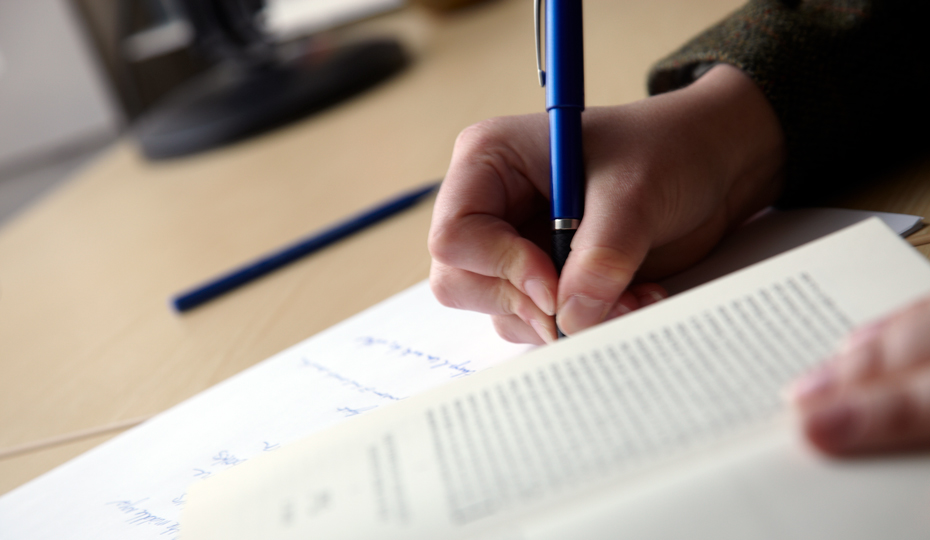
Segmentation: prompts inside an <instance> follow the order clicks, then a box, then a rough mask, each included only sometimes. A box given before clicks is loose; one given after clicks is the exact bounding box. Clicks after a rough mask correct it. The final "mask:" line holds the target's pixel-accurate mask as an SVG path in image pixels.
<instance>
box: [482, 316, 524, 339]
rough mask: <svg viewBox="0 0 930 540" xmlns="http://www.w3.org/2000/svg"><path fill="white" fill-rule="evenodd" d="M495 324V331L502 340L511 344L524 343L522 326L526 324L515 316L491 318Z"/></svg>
mask: <svg viewBox="0 0 930 540" xmlns="http://www.w3.org/2000/svg"><path fill="white" fill-rule="evenodd" d="M491 321H492V322H493V323H494V330H495V331H496V332H497V335H499V336H500V337H501V338H503V339H504V340H505V341H509V342H511V343H524V342H525V341H526V339H525V338H524V336H523V334H524V332H522V331H521V330H522V328H521V325H525V323H524V322H523V321H521V320H519V319H518V318H517V317H515V316H513V315H495V316H492V317H491Z"/></svg>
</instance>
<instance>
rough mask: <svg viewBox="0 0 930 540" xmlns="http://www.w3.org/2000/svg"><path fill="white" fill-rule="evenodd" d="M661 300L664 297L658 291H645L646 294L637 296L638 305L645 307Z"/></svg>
mask: <svg viewBox="0 0 930 540" xmlns="http://www.w3.org/2000/svg"><path fill="white" fill-rule="evenodd" d="M662 300H665V297H664V296H662V293H660V292H659V291H647V292H646V294H644V295H642V296H640V297H639V305H640V306H642V307H646V306H649V305H652V304H655V303H656V302H661V301H662Z"/></svg>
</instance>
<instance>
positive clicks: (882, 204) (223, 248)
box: [0, 0, 930, 493]
mask: <svg viewBox="0 0 930 540" xmlns="http://www.w3.org/2000/svg"><path fill="white" fill-rule="evenodd" d="M739 3H740V1H739V0H702V1H699V2H696V1H694V0H659V1H653V2H638V1H635V0H592V1H586V2H585V9H586V13H585V17H586V19H585V25H586V40H587V42H586V54H587V59H586V62H587V65H586V68H587V85H588V102H589V104H590V105H607V104H617V103H624V102H629V101H632V100H635V99H639V98H641V97H644V96H645V90H644V86H645V82H644V74H645V73H646V71H647V69H648V67H649V65H650V64H651V63H652V62H653V61H654V60H656V59H658V58H659V57H661V56H662V55H664V54H667V53H668V52H670V51H671V50H673V49H674V48H675V47H676V46H677V45H679V44H681V43H682V42H683V41H684V40H685V39H687V38H688V37H689V36H691V35H693V34H695V33H697V32H698V31H700V30H701V29H702V28H704V27H705V26H707V25H708V24H711V23H712V22H714V21H715V20H717V19H719V18H721V17H723V16H724V15H725V14H726V13H727V12H729V11H731V10H732V9H734V8H735V7H736V6H737V5H738V4H739ZM393 17H394V21H393V22H394V23H397V24H399V25H400V26H401V27H403V28H404V29H405V32H408V33H410V35H413V36H414V37H415V38H416V39H417V40H418V43H419V45H418V49H419V51H418V53H417V59H416V61H415V63H414V64H413V66H412V67H410V68H409V69H408V70H407V71H406V72H404V73H403V74H401V75H399V76H398V77H396V78H394V79H392V80H391V81H390V82H388V83H386V84H383V85H381V86H379V87H378V88H376V89H374V90H372V91H370V92H368V93H366V94H364V95H362V96H359V97H357V98H355V99H353V100H351V101H350V102H348V103H345V104H343V105H341V106H339V107H337V108H334V109H332V110H330V111H327V112H324V113H322V114H318V115H316V116H314V117H312V118H309V119H306V120H304V121H302V122H299V123H297V124H294V125H291V126H288V127H286V128H283V129H280V130H278V131H276V132H274V133H272V134H269V135H266V136H263V137H261V138H257V139H254V140H252V141H249V142H246V143H243V144H238V145H235V146H233V147H230V148H227V149H224V150H220V151H215V152H211V153H208V154H204V155H202V156H198V157H193V158H189V159H182V160H178V161H173V162H166V163H157V164H156V163H147V162H145V161H144V160H142V159H141V158H140V156H139V155H138V153H137V152H136V151H135V149H134V147H133V146H132V144H131V143H129V142H122V143H120V144H118V145H116V146H115V147H114V148H113V149H112V150H111V151H109V152H108V153H107V154H106V155H105V156H103V157H102V158H101V159H100V160H98V161H97V162H96V163H94V164H93V165H92V166H90V167H89V168H87V169H86V170H85V171H84V172H83V173H82V174H80V175H79V176H78V177H77V178H76V179H75V180H73V181H72V182H70V183H69V184H68V185H66V186H65V187H64V188H62V189H60V190H59V191H57V192H56V193H54V194H53V195H52V196H50V197H48V198H47V199H45V200H44V201H43V202H41V203H40V204H39V205H37V206H35V207H33V208H32V209H30V210H29V211H28V212H26V213H25V214H23V215H22V216H20V217H19V218H18V219H16V220H14V221H13V222H11V223H9V224H8V225H7V226H5V227H4V228H3V229H2V230H0V426H3V427H2V430H0V448H8V447H12V446H16V445H19V444H24V443H27V442H31V441H35V440H40V439H44V438H48V437H53V436H56V435H61V434H66V433H70V432H74V431H79V430H82V429H87V428H92V427H95V426H100V425H104V424H109V423H113V422H117V421H120V420H125V419H129V418H134V417H138V416H143V415H150V414H155V413H157V412H160V411H162V410H165V409H166V408H168V407H170V406H172V405H174V404H176V403H178V402H180V401H182V400H184V399H185V398H188V397H190V396H192V395H194V394H196V393H197V392H200V391H201V390H203V389H205V388H207V387H209V386H211V385H213V384H215V383H217V382H219V381H221V380H223V379H225V378H227V377H229V376H230V375H232V374H234V373H237V372H239V371H241V370H242V369H244V368H246V367H248V366H251V365H253V364H255V363H257V362H259V361H261V360H263V359H264V358H266V357H268V356H270V355H271V354H273V353H275V352H278V351H280V350H281V349H284V348H285V347H287V346H290V345H292V344H294V343H296V342H298V341H300V340H302V339H304V338H306V337H308V336H310V335H313V334H314V333H316V332H319V331H320V330H323V329H324V328H327V327H329V326H330V325H332V324H334V323H336V322H338V321H340V320H342V319H344V318H346V317H348V316H350V315H352V314H354V313H356V312H358V311H360V310H362V309H364V308H366V307H368V306H370V305H372V304H374V303H376V302H378V301H380V300H382V299H384V298H386V297H388V296H390V295H391V294H393V293H396V292H398V291H400V290H402V289H404V288H406V287H408V286H410V285H412V284H414V283H416V282H418V281H420V280H422V279H424V278H426V277H427V274H428V271H429V255H428V253H427V251H426V245H425V238H426V233H427V230H428V227H429V219H430V212H431V205H429V204H422V205H420V206H418V207H416V208H415V209H413V210H411V211H408V212H406V213H404V214H402V215H399V216H397V217H395V218H393V219H391V220H389V221H387V222H384V223H383V224H381V225H379V226H377V227H374V228H372V229H370V230H367V231H364V232H362V233H361V234H358V235H356V236H355V237H353V238H350V239H348V240H345V241H343V242H341V243H339V244H338V245H335V246H333V247H330V248H328V249H327V250H325V251H323V252H321V253H318V254H316V255H314V256H312V257H310V258H307V259H305V260H303V261H300V262H298V263H297V264H293V265H291V266H290V267H288V268H286V269H284V270H282V271H279V272H277V273H275V274H273V275H271V276H269V277H267V278H265V279H262V280H260V281H258V282H256V283H254V284H251V285H249V286H247V287H245V288H243V289H241V290H239V291H237V292H235V293H233V294H229V295H227V296H225V297H223V298H221V299H219V300H217V301H214V302H212V303H210V304H208V305H206V306H204V307H202V308H200V309H197V310H195V311H192V312H190V313H189V314H186V315H183V316H178V315H176V314H175V313H173V312H172V311H171V310H170V309H169V308H168V304H167V299H168V297H169V296H170V295H172V294H173V293H176V292H178V291H180V290H182V289H185V288H187V287H188V286H190V285H192V284H196V283H198V282H200V281H202V280H204V279H205V278H208V277H211V276H213V275H215V274H217V273H219V272H221V271H224V270H227V269H229V268H231V267H233V266H235V265H237V264H239V263H241V262H243V261H246V260H249V259H251V258H253V257H254V256H255V255H257V254H260V253H263V252H266V251H268V250H269V248H273V247H277V246H279V245H282V244H284V243H287V242H288V241H290V240H292V239H295V238H298V237H300V236H302V235H304V234H306V233H307V232H309V231H312V230H314V229H316V228H318V227H320V226H322V225H325V224H327V223H330V222H333V221H335V220H337V219H339V218H342V217H344V216H346V215H348V214H350V213H352V212H354V211H356V210H358V209H361V208H364V207H366V206H368V205H370V204H372V203H374V202H377V201H379V200H382V199H384V198H385V197H387V196H390V195H392V194H394V193H396V192H398V191H400V190H402V189H404V188H407V187H412V186H415V185H419V184H422V183H424V182H426V181H429V180H432V179H436V178H439V177H441V176H442V175H443V174H444V172H445V168H446V166H447V164H448V160H449V156H450V152H451V149H452V145H453V142H454V140H455V136H456V135H457V133H458V132H459V131H460V130H461V129H462V128H464V127H465V126H467V125H469V124H472V123H474V122H477V121H479V120H481V119H483V118H487V117H491V116H496V115H504V114H519V113H530V112H537V111H540V110H541V109H542V107H543V103H544V95H543V92H542V90H541V89H539V88H538V86H536V84H535V80H536V73H535V57H534V50H533V23H532V9H531V7H530V4H529V3H528V2H527V1H526V0H498V1H492V2H488V3H485V4H483V5H480V6H476V7H473V8H469V9H465V10H461V11H458V12H454V13H451V14H445V15H435V14H427V13H424V12H419V11H415V10H406V11H404V12H401V13H399V14H396V15H394V16H393ZM928 176H930V166H928V165H922V166H919V167H915V168H913V169H911V170H909V171H907V172H906V173H904V174H902V175H899V177H897V178H896V179H895V182H889V183H886V184H884V185H882V186H881V187H880V188H879V189H878V190H876V191H874V192H872V193H868V194H863V195H861V196H859V197H857V198H854V199H850V200H849V201H847V205H848V206H850V207H857V208H869V209H875V210H887V211H897V212H907V213H915V214H921V215H925V216H930V183H928V182H923V181H921V180H923V179H926V178H927V177H928ZM926 253H930V252H928V251H925V254H926ZM111 436H112V434H111V435H104V436H98V437H94V438H90V439H85V440H82V441H79V442H75V443H70V444H65V445H61V446H56V447H52V448H49V449H45V450H40V451H33V452H30V453H27V454H23V455H20V456H17V457H13V458H8V459H3V460H0V493H4V492H6V491H9V490H10V489H12V488H14V487H16V486H17V485H19V484H21V483H23V482H25V481H27V480H29V479H31V478H34V477H35V476H38V475H39V474H41V473H43V472H45V471H47V470H49V469H51V468H53V467H54V466H56V465H58V464H61V463H63V462H65V461H67V460H68V459H70V458H72V457H74V456H76V455H78V454H79V453H81V452H83V451H85V450H87V449H88V448H91V447H93V446H94V445H96V444H99V443H101V442H103V441H104V440H106V439H107V438H109V437H111Z"/></svg>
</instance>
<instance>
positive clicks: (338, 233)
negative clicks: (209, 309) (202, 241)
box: [171, 182, 439, 312]
mask: <svg viewBox="0 0 930 540" xmlns="http://www.w3.org/2000/svg"><path fill="white" fill-rule="evenodd" d="M438 187H439V183H438V182H437V183H433V184H429V185H428V186H424V187H421V188H417V189H415V190H412V191H409V192H406V193H402V194H401V195H399V196H398V197H395V198H393V199H391V200H389V201H387V202H384V203H382V204H380V205H378V206H376V207H374V208H370V209H368V210H366V211H364V212H361V213H359V214H357V215H356V216H354V217H351V218H349V219H347V220H345V221H342V222H340V223H337V224H335V225H333V226H331V227H328V228H326V229H324V230H321V231H318V232H316V233H314V234H312V235H310V236H309V237H307V238H305V239H303V240H300V241H298V242H296V243H294V244H291V245H290V246H286V247H284V248H281V249H279V250H278V251H276V252H274V253H270V254H268V255H266V256H265V257H262V258H261V259H258V260H256V261H253V262H251V263H249V264H246V265H245V266H242V267H240V268H237V269H236V270H233V271H231V272H229V273H228V274H225V275H222V276H220V277H217V278H216V279H213V280H211V281H209V282H207V283H204V284H203V285H200V286H198V287H194V288H193V289H191V290H189V291H187V292H184V293H181V294H179V295H178V296H175V297H174V298H172V299H171V305H173V306H174V309H176V310H178V311H182V312H183V311H187V310H189V309H193V308H195V307H197V306H199V305H200V304H203V303H204V302H207V301H209V300H212V299H214V298H216V297H217V296H220V295H221V294H224V293H227V292H229V291H231V290H233V289H235V288H237V287H240V286H242V285H245V284H246V283H248V282H250V281H252V280H254V279H258V278H260V277H261V276H264V275H265V274H267V273H269V272H272V271H274V270H277V269H278V268H281V267H282V266H284V265H286V264H288V263H291V262H293V261H295V260H297V259H299V258H301V257H304V256H306V255H309V254H311V253H313V252H314V251H317V250H320V249H323V248H324V247H326V246H328V245H330V244H332V243H333V242H336V241H338V240H341V239H343V238H345V237H346V236H349V235H350V234H352V233H355V232H357V231H359V230H361V229H364V228H365V227H368V226H369V225H373V224H375V223H377V222H379V221H381V220H382V219H385V218H387V217H390V216H392V215H394V214H396V213H398V212H400V211H401V210H404V209H407V208H409V207H411V206H413V205H414V204H416V203H417V202H418V201H419V200H420V199H422V198H424V197H426V196H427V195H429V194H431V193H432V192H433V191H435V190H436V189H437V188H438Z"/></svg>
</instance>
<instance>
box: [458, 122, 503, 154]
mask: <svg viewBox="0 0 930 540" xmlns="http://www.w3.org/2000/svg"><path fill="white" fill-rule="evenodd" d="M502 122H503V119H502V118H490V119H487V120H482V121H481V122H478V123H477V124H472V125H470V126H468V127H467V128H465V129H463V130H462V131H461V132H459V134H458V136H457V137H456V138H455V149H456V151H464V152H474V151H477V150H480V149H482V148H486V147H489V146H494V145H497V144H498V143H499V142H500V140H501V132H502V130H501V127H502V125H501V124H502Z"/></svg>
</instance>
